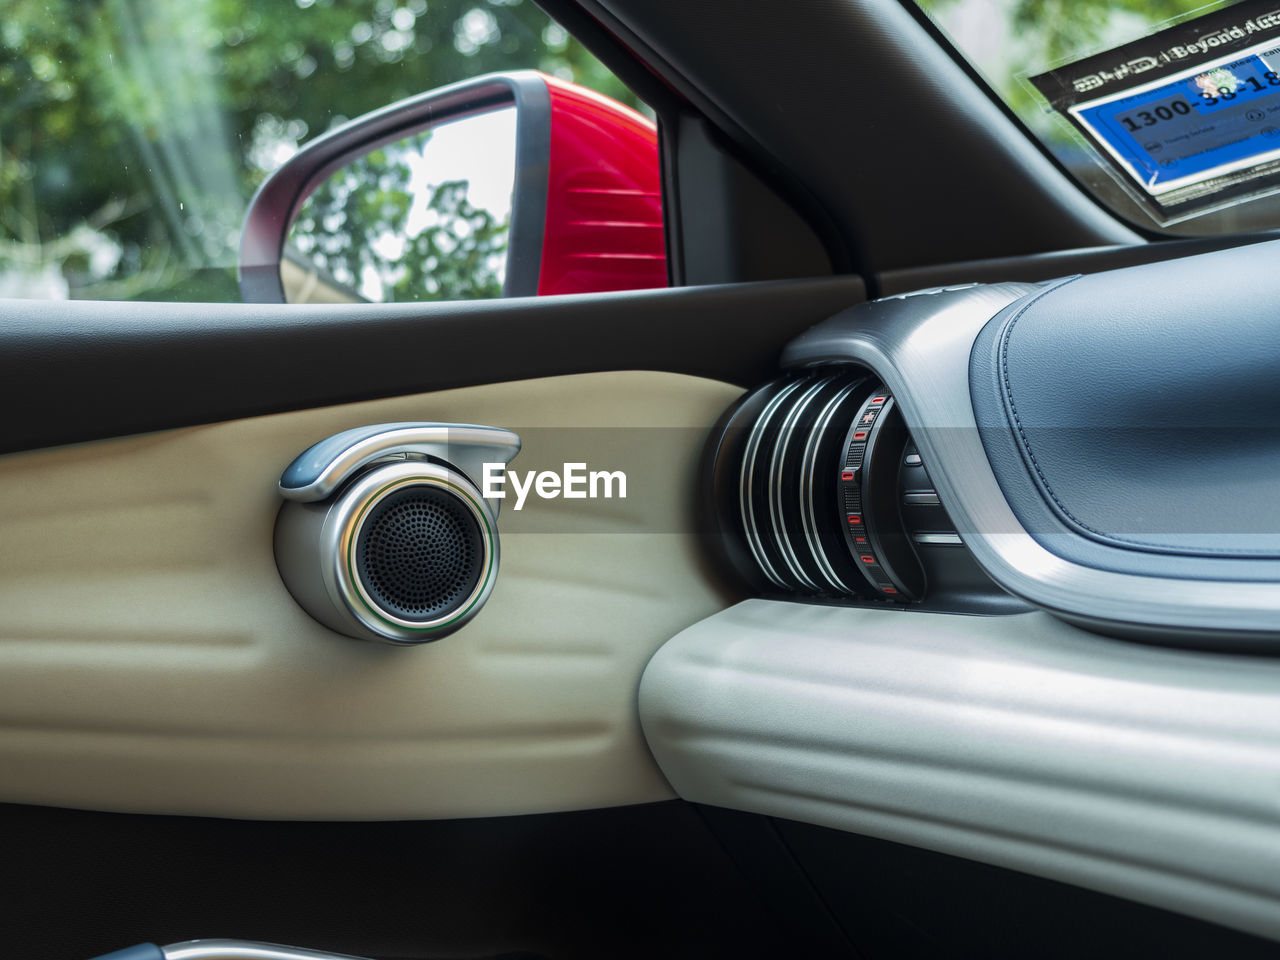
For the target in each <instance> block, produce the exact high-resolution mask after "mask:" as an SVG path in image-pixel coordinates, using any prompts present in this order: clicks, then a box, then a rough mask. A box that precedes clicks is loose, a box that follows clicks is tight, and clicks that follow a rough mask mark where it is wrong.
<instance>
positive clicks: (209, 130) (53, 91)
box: [0, 0, 644, 302]
mask: <svg viewBox="0 0 1280 960" xmlns="http://www.w3.org/2000/svg"><path fill="white" fill-rule="evenodd" d="M513 69H535V70H540V71H543V72H544V73H546V74H549V75H551V76H554V77H559V78H561V79H564V80H569V81H572V82H575V83H578V84H581V85H584V86H586V87H589V88H591V89H593V90H596V91H599V92H601V93H603V94H605V95H607V96H609V97H612V98H614V99H616V100H618V101H621V102H622V103H624V104H627V105H629V106H633V107H635V108H637V109H641V110H643V109H644V107H643V105H642V104H640V103H639V102H638V101H637V100H636V98H635V97H634V96H633V95H632V94H631V92H630V91H629V90H628V89H627V88H626V87H625V86H623V85H622V84H621V83H620V82H619V81H618V80H617V78H616V77H614V76H613V75H612V74H611V73H610V72H609V71H608V69H607V68H605V67H604V66H603V65H602V64H601V63H600V62H599V61H598V60H596V59H595V58H594V57H592V56H591V55H590V54H589V53H588V52H587V50H586V49H585V48H584V47H583V46H582V45H581V44H579V43H578V42H577V41H576V40H574V38H572V37H571V36H570V35H569V34H568V33H567V32H566V31H565V30H564V29H563V28H562V27H560V26H559V25H558V24H556V23H555V22H553V21H552V20H551V19H549V18H548V17H547V15H546V14H545V13H544V12H543V11H542V10H541V9H539V8H538V7H537V6H536V5H535V4H534V3H532V2H531V0H364V2H352V0H293V2H281V3H269V4H264V3H260V2H256V0H181V2H179V0H168V2H142V0H105V2H103V3H101V4H84V3H79V2H76V0H12V2H10V3H8V4H6V8H5V15H4V17H3V22H2V23H0V296H8V297H28V298H87V299H109V300H185V301H212V302H230V301H237V300H239V299H240V293H239V290H238V287H237V281H236V262H237V256H238V248H239V241H240V229H241V225H242V222H243V218H244V214H245V210H246V206H247V204H248V202H249V200H250V198H251V197H252V196H253V193H254V190H255V189H256V188H257V187H258V185H259V184H260V183H261V182H262V181H263V179H264V178H265V177H266V176H267V175H268V174H269V173H271V172H272V171H273V170H275V169H277V168H278V167H279V166H280V165H281V164H282V163H284V162H285V161H286V160H288V159H289V157H291V156H292V155H293V154H294V153H296V152H297V150H298V148H299V145H300V144H304V143H306V142H307V141H309V140H311V139H313V138H314V137H316V136H318V135H319V134H322V133H324V132H325V131H327V130H330V129H332V128H334V127H335V126H338V125H340V124H342V123H344V122H345V121H347V120H350V119H352V118H355V117H358V116H360V115H362V114H365V113H367V112H369V111H371V110H375V109H377V108H380V107H383V106H386V105H387V104H390V103H393V102H395V101H398V100H401V99H403V98H405V97H409V96H411V95H414V94H418V93H421V92H423V91H427V90H431V89H434V88H436V87H440V86H443V85H445V84H449V83H453V82H456V81H459V80H465V79H469V78H472V77H475V76H478V75H481V74H485V73H490V72H494V71H503V70H513ZM455 193H456V191H455ZM458 202H461V200H460V199H455V206H456V205H457V203H458ZM504 202H505V203H509V198H506V200H505V201H504V200H503V198H498V199H496V200H494V201H493V202H492V203H491V204H490V205H489V207H485V208H481V209H480V210H479V212H478V213H477V212H476V211H474V210H472V209H471V208H470V207H466V208H465V209H466V210H467V211H468V212H469V213H471V214H473V215H474V216H476V217H480V218H481V221H483V218H484V217H486V216H488V217H490V219H493V218H497V220H499V221H500V219H501V217H502V216H504V215H505V214H504V208H503V204H504ZM490 208H492V209H490ZM496 230H497V227H496V226H494V227H493V229H491V231H490V232H491V233H493V232H495V231H496ZM303 242H304V243H305V242H307V241H305V240H304V241H303ZM286 252H287V253H288V251H286ZM482 252H483V251H482ZM479 262H481V264H482V269H479V270H477V271H475V272H474V277H475V282H474V283H470V282H468V283H467V284H463V283H461V281H459V279H458V278H457V277H454V278H452V279H449V280H445V281H440V282H441V283H444V284H445V285H444V286H443V287H441V288H440V290H442V291H443V292H444V293H456V295H458V296H483V295H486V294H487V293H491V292H493V291H495V290H497V289H498V288H500V286H501V284H500V283H499V282H498V279H500V277H498V278H495V274H494V271H493V269H489V268H485V267H484V266H483V265H484V263H485V262H487V261H484V258H483V256H481V257H480V261H479ZM330 266H336V268H337V269H338V271H341V270H343V269H345V267H344V266H343V265H342V264H340V263H338V264H330ZM348 279H349V280H350V281H351V284H350V287H351V288H352V289H354V290H355V291H356V293H359V289H360V286H361V282H362V278H361V277H360V276H355V275H349V276H348ZM399 279H400V275H399V274H396V275H395V277H393V278H392V281H388V282H393V281H396V280H399ZM363 282H365V283H366V284H371V283H373V280H370V279H367V278H366V279H364V280H363ZM423 282H424V283H425V282H426V281H423ZM430 282H431V283H433V284H434V283H437V281H436V280H430ZM450 284H452V285H450ZM336 286H337V287H342V289H343V290H346V289H347V288H346V287H343V285H342V284H337V285H336ZM367 289H368V287H367V286H366V290H367ZM348 292H350V291H348ZM439 292H440V291H437V293H439ZM334 299H343V296H341V295H335V297H334Z"/></svg>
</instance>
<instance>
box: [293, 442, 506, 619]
mask: <svg viewBox="0 0 1280 960" xmlns="http://www.w3.org/2000/svg"><path fill="white" fill-rule="evenodd" d="M519 449H520V438H519V437H517V436H516V435H515V434H514V433H511V432H510V431H507V430H501V429H498V428H496V427H479V426H470V425H459V424H430V423H420V424H417V423H410V424H404V423H401V424H378V425H376V426H372V427H364V428H360V429H358V430H352V431H347V432H346V433H344V434H339V435H337V436H336V437H330V438H328V439H327V440H324V441H321V442H320V443H319V444H316V445H315V446H313V447H311V448H310V449H308V450H307V451H306V452H304V453H303V454H302V455H300V456H299V457H298V458H297V459H295V460H294V462H293V463H292V464H290V466H289V468H288V469H287V470H286V471H285V473H284V475H283V476H282V477H281V479H280V485H279V486H280V492H281V494H282V495H283V496H284V498H285V503H284V505H283V506H282V507H281V509H280V513H279V515H278V517H277V519H276V527H275V555H276V566H277V568H278V569H279V571H280V576H281V579H282V580H283V581H284V583H285V586H286V587H288V589H289V592H290V593H291V594H292V595H293V597H294V599H295V600H297V601H298V603H299V604H300V605H301V606H302V608H303V609H304V610H306V611H307V612H308V613H309V614H310V615H311V616H312V617H314V618H315V619H316V620H318V621H320V622H321V623H323V624H324V625H325V626H327V627H329V628H331V629H333V630H336V631H337V632H339V633H342V634H345V635H347V636H350V637H356V638H359V639H368V640H381V641H385V642H388V643H398V644H417V643H425V642H428V641H431V640H437V639H439V638H440V637H443V636H445V635H447V634H449V633H451V632H453V631H454V630H457V629H458V628H459V627H461V626H463V625H464V624H466V623H467V622H468V621H469V620H470V619H471V618H472V617H474V616H475V615H476V614H477V613H478V612H479V610H480V608H481V607H482V606H483V605H484V602H485V600H487V599H488V597H489V594H490V593H491V592H492V590H493V587H494V583H495V581H496V579H497V575H498V555H499V550H498V526H497V513H498V505H497V503H496V502H494V501H490V500H486V499H485V498H484V497H483V496H482V495H481V492H480V490H479V489H478V488H477V486H476V483H475V482H474V481H473V480H472V477H473V476H479V475H481V473H482V472H483V465H484V464H485V463H501V464H502V465H503V466H505V465H506V464H507V463H509V462H510V461H511V459H512V458H513V457H514V456H515V455H516V453H517V452H519Z"/></svg>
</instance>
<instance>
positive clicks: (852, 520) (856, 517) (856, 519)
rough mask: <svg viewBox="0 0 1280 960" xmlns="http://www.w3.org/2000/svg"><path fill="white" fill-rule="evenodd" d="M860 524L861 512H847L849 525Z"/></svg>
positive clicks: (855, 525)
mask: <svg viewBox="0 0 1280 960" xmlns="http://www.w3.org/2000/svg"><path fill="white" fill-rule="evenodd" d="M861 524H862V514H860V513H851V514H849V526H851V527H857V526H860V525H861Z"/></svg>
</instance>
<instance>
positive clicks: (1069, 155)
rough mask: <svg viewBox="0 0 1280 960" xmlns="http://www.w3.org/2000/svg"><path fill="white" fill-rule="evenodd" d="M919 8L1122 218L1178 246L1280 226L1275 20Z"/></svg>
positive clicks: (1062, 8) (972, 3) (1161, 7)
mask: <svg viewBox="0 0 1280 960" xmlns="http://www.w3.org/2000/svg"><path fill="white" fill-rule="evenodd" d="M908 2H910V0H908ZM915 2H916V4H917V5H918V7H919V9H920V10H922V11H923V12H924V13H925V14H927V16H928V17H929V19H930V20H931V21H932V22H933V23H934V24H935V25H936V27H937V28H938V29H939V31H940V32H941V33H942V35H943V37H944V38H945V39H946V40H947V41H949V42H950V44H951V45H952V47H953V48H954V51H955V52H956V53H957V55H958V56H959V57H960V58H962V59H963V60H964V61H967V63H968V64H969V65H971V66H972V67H973V68H974V70H976V72H977V73H978V74H979V75H980V76H981V78H982V79H984V80H985V81H986V83H987V84H988V85H989V87H990V88H991V90H992V91H993V93H994V94H995V95H996V96H998V97H999V98H1000V99H1001V100H1002V101H1003V102H1004V103H1005V104H1006V105H1007V106H1008V108H1009V109H1010V110H1012V112H1013V113H1014V114H1016V115H1017V117H1018V118H1019V119H1020V120H1021V121H1022V122H1023V123H1024V124H1025V125H1026V127H1027V128H1028V129H1029V130H1030V131H1031V132H1032V134H1033V135H1034V136H1035V137H1037V138H1038V139H1039V141H1040V142H1041V143H1042V144H1043V146H1044V147H1045V148H1046V149H1047V150H1048V151H1049V152H1050V153H1051V154H1052V155H1053V156H1054V157H1056V158H1057V159H1058V160H1059V161H1060V162H1061V164H1062V165H1063V166H1064V167H1065V168H1066V169H1067V170H1068V171H1069V172H1070V173H1071V174H1073V175H1074V176H1075V178H1076V179H1077V180H1078V181H1079V182H1080V183H1081V184H1082V185H1083V186H1084V187H1085V188H1086V189H1087V190H1089V191H1090V192H1091V193H1092V194H1093V195H1094V196H1095V197H1096V198H1097V199H1098V200H1099V201H1100V202H1102V203H1103V204H1104V205H1106V206H1108V207H1109V208H1111V209H1112V210H1113V211H1114V212H1116V213H1117V214H1119V215H1120V216H1122V217H1124V218H1126V219H1128V220H1129V221H1131V222H1132V223H1134V224H1136V225H1138V226H1140V227H1143V228H1145V229H1149V230H1156V231H1161V232H1164V233H1168V234H1174V235H1183V236H1195V235H1205V234H1216V233H1227V232H1237V231H1243V230H1261V229H1268V228H1273V227H1277V226H1280V199H1278V198H1277V193H1276V191H1277V190H1278V189H1280V123H1277V124H1276V126H1275V127H1274V128H1273V127H1272V125H1271V123H1272V119H1274V118H1273V117H1272V116H1271V114H1272V113H1273V112H1277V116H1280V96H1276V98H1275V100H1276V102H1274V103H1273V102H1272V101H1271V97H1272V95H1273V94H1276V93H1280V83H1277V84H1273V83H1271V82H1270V81H1271V78H1274V77H1277V76H1280V75H1278V74H1277V73H1276V71H1277V70H1280V23H1276V22H1272V20H1269V19H1268V17H1267V14H1268V12H1270V13H1272V14H1274V10H1272V8H1271V7H1267V6H1266V4H1261V5H1259V4H1256V3H1253V2H1251V0H1245V2H1243V3H1228V2H1219V3H1209V4H1207V5H1206V4H1205V3H1204V0H915ZM1254 7H1257V8H1258V9H1256V10H1255V9H1253V8H1254ZM1273 19H1274V18H1273ZM1233 69H1234V72H1232V71H1233ZM1149 78H1154V79H1149ZM1228 80H1229V81H1230V82H1229V83H1228ZM1179 84H1180V85H1181V87H1180V86H1179ZM1224 84H1226V86H1224ZM1183 88H1185V89H1183ZM1220 89H1221V90H1223V91H1224V92H1225V95H1226V99H1222V98H1221V97H1219V96H1218V91H1219V90H1220ZM1237 90H1238V93H1237ZM1056 92H1061V93H1062V94H1063V95H1062V96H1056V95H1055V93H1056ZM1273 107H1274V108H1275V111H1273V110H1272V108H1273ZM1246 141H1247V142H1246ZM1206 147H1210V148H1212V149H1206ZM1218 154H1221V155H1222V156H1221V157H1218Z"/></svg>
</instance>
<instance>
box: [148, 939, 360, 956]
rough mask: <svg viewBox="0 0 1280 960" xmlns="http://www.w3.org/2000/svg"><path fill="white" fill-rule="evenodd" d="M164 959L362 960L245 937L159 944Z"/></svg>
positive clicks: (342, 954)
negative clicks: (243, 938) (163, 945)
mask: <svg viewBox="0 0 1280 960" xmlns="http://www.w3.org/2000/svg"><path fill="white" fill-rule="evenodd" d="M160 952H161V953H163V954H164V958H165V960H361V958H360V957H353V956H351V955H350V954H345V953H329V952H327V951H325V950H308V949H306V948H303V947H285V946H281V945H279V944H275V943H253V942H251V941H248V940H220V939H219V940H187V941H185V942H183V943H174V944H170V945H169V946H167V947H161V948H160Z"/></svg>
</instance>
